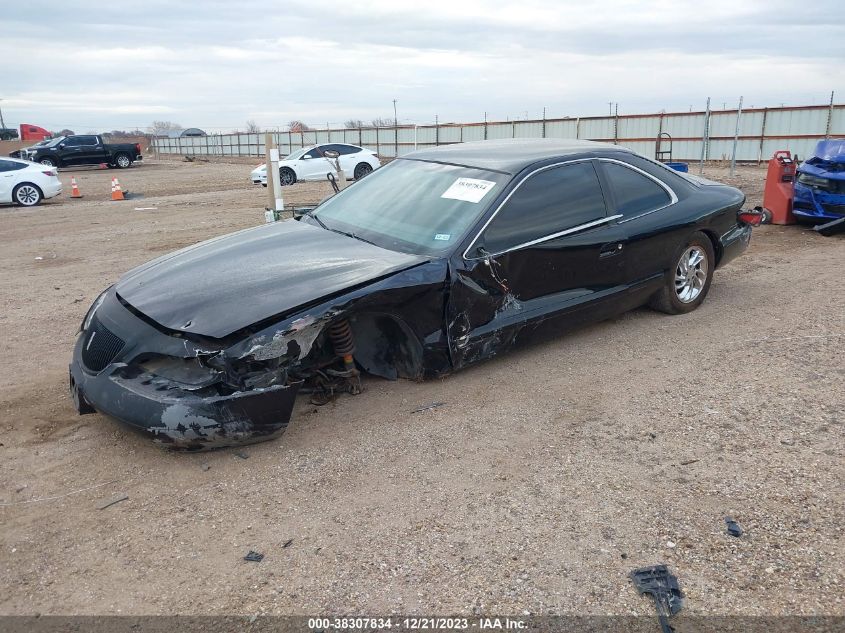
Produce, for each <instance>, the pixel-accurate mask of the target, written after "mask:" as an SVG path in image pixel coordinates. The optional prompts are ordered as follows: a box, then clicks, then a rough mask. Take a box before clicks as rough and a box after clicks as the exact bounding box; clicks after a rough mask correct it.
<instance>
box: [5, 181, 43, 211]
mask: <svg viewBox="0 0 845 633" xmlns="http://www.w3.org/2000/svg"><path fill="white" fill-rule="evenodd" d="M43 198H44V194H42V193H41V189H39V188H38V187H37V186H35V185H33V184H32V183H30V182H22V183H21V184H19V185H18V186H17V187H15V189H14V191H12V199H13V200H14V201H15V202H17V203H18V204H19V205H21V206H22V207H34V206H35V205H36V204H38V203H39V202H41V200H42V199H43Z"/></svg>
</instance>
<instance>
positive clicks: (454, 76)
mask: <svg viewBox="0 0 845 633" xmlns="http://www.w3.org/2000/svg"><path fill="white" fill-rule="evenodd" d="M272 4H273V3H272V2H271V1H270V0H263V1H262V2H249V1H247V2H235V1H234V0H232V1H230V2H218V1H213V0H206V1H203V2H199V1H197V2H187V1H183V2H180V1H179V0H175V1H174V0H170V1H163V0H143V1H133V0H123V1H121V2H110V3H104V2H86V1H82V0H56V1H55V2H43V1H42V2H39V1H33V0H30V1H28V2H8V3H3V9H2V28H3V33H2V37H0V59H2V60H4V61H3V69H2V75H0V76H2V78H3V80H2V84H0V99H2V101H0V107H2V110H3V115H4V119H5V122H6V125H7V126H17V125H18V124H20V123H22V122H27V123H34V124H37V125H42V126H44V127H46V128H48V129H51V130H54V131H55V130H59V129H61V128H65V127H69V128H71V129H73V130H75V131H76V132H77V133H80V132H85V131H106V130H111V129H126V128H134V127H141V128H143V127H145V126H148V125H149V124H150V122H152V121H153V120H156V119H160V120H161V119H164V120H171V121H175V122H177V123H180V124H182V125H183V126H186V127H188V126H197V127H202V128H204V129H206V130H208V131H218V130H224V131H229V130H232V129H235V128H238V127H240V128H243V127H244V125H245V122H246V121H247V120H248V119H253V120H255V121H256V122H257V123H258V124H259V125H261V126H262V127H264V126H283V125H284V124H285V123H287V122H288V121H290V120H292V119H301V120H303V121H305V122H306V123H309V124H311V125H314V126H325V125H326V123H333V124H334V123H338V124H339V123H342V122H343V121H345V120H347V119H350V118H356V119H357V118H360V119H364V120H370V119H372V118H373V117H391V118H392V117H393V103H392V101H393V99H396V100H397V108H398V116H399V120H400V122H412V123H426V122H432V121H433V120H434V117H435V115H438V116H439V119H440V121H442V122H446V121H477V120H481V119H482V118H483V116H484V112H485V111H487V113H488V117H489V119H490V120H506V119H513V118H525V117H526V116H527V117H529V118H539V117H540V116H541V113H542V110H543V107H546V108H547V113H548V116H549V117H559V116H567V115H570V116H587V115H598V114H606V113H607V112H608V102H610V101H612V102H618V103H619V112H620V114H625V113H641V112H654V111H659V110H660V109H666V110H667V111H686V110H689V108H690V106H692V108H693V109H703V107H704V102H705V100H706V98H707V97H708V96H710V97H712V100H713V107H714V108H722V104H723V103H727V105H728V107H732V106H734V105H735V104H736V101H737V99H738V98H739V96H740V95H744V97H745V105H746V106H751V105H756V106H757V107H761V106H764V105H766V106H774V105H780V104H781V103H786V104H788V105H789V104H791V105H803V104H814V103H815V104H821V103H827V101H828V99H829V97H830V91H831V90H836V91H837V99H836V101H837V102H838V103H843V102H845V81H843V79H844V78H845V2H843V1H842V0H813V1H812V2H806V3H799V2H795V1H794V0H790V1H780V0H761V1H757V0H729V1H722V0H708V1H706V2H701V1H692V0H690V1H687V0H671V1H662V0H660V1H646V0H643V1H641V2H614V1H610V0H605V1H603V2H587V1H580V2H562V1H561V2H553V1H551V0H548V1H545V2H541V1H535V0H519V1H490V2H480V1H479V2H476V1H462V0H417V1H416V2H407V3H406V2H403V1H402V0H390V1H387V0H359V1H356V2H352V1H347V2H343V1H338V0H331V1H328V0H326V1H324V0H284V1H280V2H277V3H275V5H274V6H273V8H272V9H271V8H270V7H271V5H272Z"/></svg>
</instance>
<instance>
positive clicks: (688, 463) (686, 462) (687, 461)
mask: <svg viewBox="0 0 845 633" xmlns="http://www.w3.org/2000/svg"><path fill="white" fill-rule="evenodd" d="M699 461H701V460H700V459H687V460H685V461H682V462H681V466H689V465H690V464H694V463H695V462H699Z"/></svg>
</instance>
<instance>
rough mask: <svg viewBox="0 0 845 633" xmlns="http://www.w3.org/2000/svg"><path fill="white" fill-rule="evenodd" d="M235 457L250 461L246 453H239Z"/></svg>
mask: <svg viewBox="0 0 845 633" xmlns="http://www.w3.org/2000/svg"><path fill="white" fill-rule="evenodd" d="M234 455H235V457H240V458H241V459H249V455H247V454H246V453H244V452H242V451H238V452H237V453H235V454H234Z"/></svg>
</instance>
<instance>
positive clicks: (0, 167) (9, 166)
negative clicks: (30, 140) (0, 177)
mask: <svg viewBox="0 0 845 633" xmlns="http://www.w3.org/2000/svg"><path fill="white" fill-rule="evenodd" d="M26 166H27V165H26V163H16V162H15V161H13V160H2V159H0V172H3V171H17V170H19V169H25V168H26Z"/></svg>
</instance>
